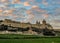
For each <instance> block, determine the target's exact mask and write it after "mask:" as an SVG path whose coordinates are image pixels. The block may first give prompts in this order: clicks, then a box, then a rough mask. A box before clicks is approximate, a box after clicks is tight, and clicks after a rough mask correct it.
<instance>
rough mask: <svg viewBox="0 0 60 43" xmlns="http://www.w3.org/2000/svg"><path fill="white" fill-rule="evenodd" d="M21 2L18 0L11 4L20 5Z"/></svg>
mask: <svg viewBox="0 0 60 43" xmlns="http://www.w3.org/2000/svg"><path fill="white" fill-rule="evenodd" d="M20 3H21V1H20V0H12V4H20Z"/></svg>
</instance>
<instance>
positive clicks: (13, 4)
mask: <svg viewBox="0 0 60 43" xmlns="http://www.w3.org/2000/svg"><path fill="white" fill-rule="evenodd" d="M4 19H11V20H14V21H20V22H31V23H35V22H36V21H40V22H42V20H43V19H45V20H46V21H47V23H50V24H51V25H52V26H53V27H54V29H60V0H0V20H4Z"/></svg>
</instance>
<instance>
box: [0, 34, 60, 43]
mask: <svg viewBox="0 0 60 43" xmlns="http://www.w3.org/2000/svg"><path fill="white" fill-rule="evenodd" d="M0 43H60V37H53V36H52V37H51V36H49V37H47V36H37V35H19V34H0Z"/></svg>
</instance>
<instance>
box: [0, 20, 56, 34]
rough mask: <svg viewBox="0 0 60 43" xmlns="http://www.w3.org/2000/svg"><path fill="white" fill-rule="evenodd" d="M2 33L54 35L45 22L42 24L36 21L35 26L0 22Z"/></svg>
mask: <svg viewBox="0 0 60 43" xmlns="http://www.w3.org/2000/svg"><path fill="white" fill-rule="evenodd" d="M2 31H4V33H9V34H10V33H14V34H15V33H16V34H25V35H55V32H54V30H53V27H52V26H51V25H50V24H48V23H46V21H45V20H43V21H42V24H41V23H40V22H38V21H36V24H31V23H21V22H16V21H13V20H9V19H5V20H3V21H0V32H2Z"/></svg>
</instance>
